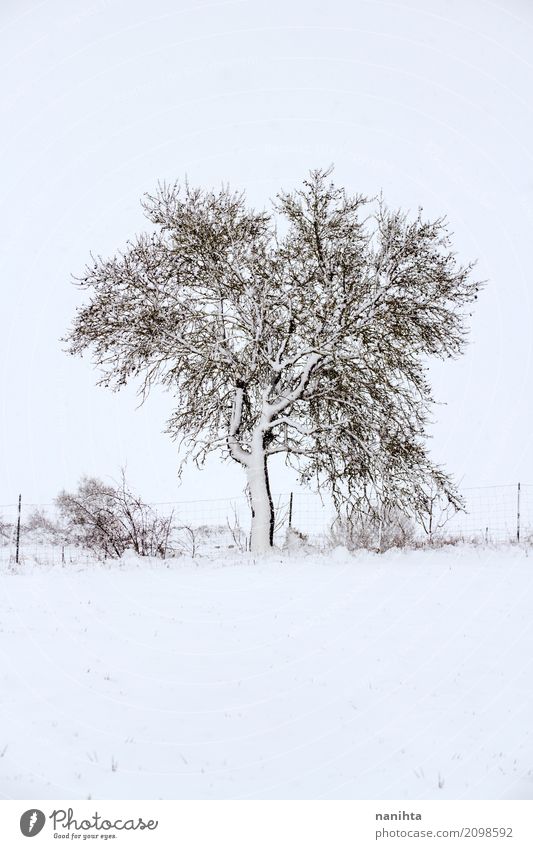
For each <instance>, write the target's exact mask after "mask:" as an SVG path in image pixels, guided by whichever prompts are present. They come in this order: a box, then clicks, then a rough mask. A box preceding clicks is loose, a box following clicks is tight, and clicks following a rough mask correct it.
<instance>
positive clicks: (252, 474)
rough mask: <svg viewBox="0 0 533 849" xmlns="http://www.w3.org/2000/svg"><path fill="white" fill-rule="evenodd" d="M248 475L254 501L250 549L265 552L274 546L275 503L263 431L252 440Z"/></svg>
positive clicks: (256, 552) (254, 551) (252, 500)
mask: <svg viewBox="0 0 533 849" xmlns="http://www.w3.org/2000/svg"><path fill="white" fill-rule="evenodd" d="M247 476H248V489H249V492H250V499H251V503H252V533H251V541H250V549H251V551H252V552H253V553H254V554H264V553H265V552H268V551H269V550H270V549H271V548H272V545H273V542H274V505H273V503H272V495H271V493H270V484H269V480H268V468H267V455H266V453H265V448H264V435H263V433H262V432H261V433H258V434H257V435H255V436H254V439H253V441H252V450H251V453H250V459H249V461H248V466H247Z"/></svg>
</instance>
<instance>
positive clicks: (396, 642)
mask: <svg viewBox="0 0 533 849" xmlns="http://www.w3.org/2000/svg"><path fill="white" fill-rule="evenodd" d="M0 584H1V592H0V631H1V633H0V692H1V708H0V718H1V722H0V797H2V798H16V799H22V798H71V799H76V798H86V797H88V796H91V797H92V798H99V799H107V798H116V799H120V798H144V799H152V798H154V799H155V798H200V799H214V798H259V799H261V798H280V799H298V798H334V799H337V798H339V799H345V798H391V799H403V798H411V799H416V798H422V799H436V798H443V799H444V798H465V799H475V798H509V799H531V798H533V683H532V682H533V678H532V661H533V616H532V612H533V553H531V552H530V553H529V556H528V551H527V550H524V549H519V548H516V547H515V548H500V549H497V548H493V549H490V548H462V549H459V548H449V549H443V550H435V551H432V552H389V553H388V554H386V555H383V556H376V555H371V554H360V555H357V556H351V555H349V554H348V553H347V552H345V551H343V550H339V549H337V550H335V551H334V552H332V553H331V554H329V555H327V556H326V555H316V554H307V555H306V554H296V555H293V556H288V555H274V556H272V557H271V558H270V559H269V560H266V561H263V562H253V560H251V559H250V558H249V556H247V555H242V556H237V555H232V556H231V557H230V558H226V559H223V558H220V559H219V560H218V561H216V560H209V559H200V560H198V561H197V562H194V561H192V560H185V559H183V558H182V559H180V560H176V561H173V562H169V563H168V564H162V563H161V562H156V561H153V562H141V561H139V560H137V559H134V558H129V559H127V560H125V561H122V562H121V563H118V564H114V565H113V566H112V567H111V568H110V567H109V566H103V565H97V564H89V566H87V565H78V566H76V565H69V566H68V567H67V568H61V567H53V568H47V567H46V566H45V565H42V564H41V565H38V564H35V563H33V564H32V563H31V562H26V563H25V564H24V565H23V567H22V568H21V574H17V575H13V574H8V573H7V570H6V567H4V571H3V573H2V574H1V575H0Z"/></svg>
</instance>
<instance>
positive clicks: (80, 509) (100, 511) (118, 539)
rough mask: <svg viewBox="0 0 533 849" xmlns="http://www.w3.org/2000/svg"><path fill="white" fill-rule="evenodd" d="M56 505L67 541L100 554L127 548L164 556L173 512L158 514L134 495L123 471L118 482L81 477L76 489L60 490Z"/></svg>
mask: <svg viewBox="0 0 533 849" xmlns="http://www.w3.org/2000/svg"><path fill="white" fill-rule="evenodd" d="M56 505H57V507H58V509H59V512H60V514H61V516H62V519H63V521H64V523H65V530H66V536H67V538H68V540H69V541H70V542H74V543H75V544H77V545H81V546H83V547H85V548H88V549H90V550H91V551H94V552H95V553H96V554H98V555H99V556H103V557H121V555H122V554H123V553H124V552H125V551H126V550H127V549H129V550H132V551H135V552H136V553H137V554H139V555H141V556H151V557H163V558H164V557H167V556H168V555H169V554H171V553H172V551H171V547H170V537H171V534H172V531H173V530H174V524H173V515H172V514H171V515H170V516H160V515H159V514H158V513H157V512H156V511H155V510H154V509H153V508H152V507H150V506H149V505H147V504H145V503H144V502H143V501H142V500H141V499H140V498H139V496H137V495H134V494H133V493H132V492H131V490H130V488H129V486H128V484H127V482H126V478H125V475H124V472H123V473H122V478H121V482H120V484H119V485H115V486H111V485H108V484H105V483H103V481H101V480H99V479H98V478H89V477H84V478H82V479H81V481H80V483H79V485H78V489H77V490H76V492H73V493H70V492H65V491H63V492H61V493H60V494H59V495H58V497H57V498H56Z"/></svg>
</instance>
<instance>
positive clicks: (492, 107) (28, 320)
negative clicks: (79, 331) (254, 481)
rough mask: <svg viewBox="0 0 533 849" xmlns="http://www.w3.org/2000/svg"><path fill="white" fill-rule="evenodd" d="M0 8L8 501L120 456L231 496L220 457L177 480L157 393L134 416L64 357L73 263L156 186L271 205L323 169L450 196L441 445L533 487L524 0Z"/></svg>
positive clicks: (148, 481)
mask: <svg viewBox="0 0 533 849" xmlns="http://www.w3.org/2000/svg"><path fill="white" fill-rule="evenodd" d="M0 22H1V51H0V55H1V60H0V61H1V63H2V65H3V67H2V80H3V82H4V85H3V86H2V92H1V98H2V119H3V120H2V128H3V129H2V146H3V150H2V157H1V163H2V172H3V173H2V183H1V189H2V202H1V205H0V215H1V219H2V220H1V234H2V247H1V272H2V273H1V294H2V297H1V312H2V322H1V334H0V377H1V385H2V391H1V393H0V422H1V440H0V503H8V502H12V501H14V500H15V497H16V495H17V494H18V493H19V492H22V493H23V495H24V498H25V500H26V501H34V502H48V501H50V500H51V499H52V498H53V496H54V495H55V494H56V493H57V491H58V490H59V489H60V488H62V487H71V486H73V485H74V484H75V482H76V480H77V479H78V478H79V477H80V475H81V474H83V473H88V474H93V475H99V476H102V477H105V476H107V475H116V474H117V472H118V470H119V467H120V466H121V464H124V463H127V465H128V470H129V474H130V477H131V479H132V481H133V483H134V484H135V485H136V486H137V487H138V488H139V489H140V490H141V492H142V493H143V495H144V496H145V497H146V498H147V499H150V500H157V501H160V500H161V501H162V500H174V499H176V500H178V499H186V498H209V497H214V496H216V495H220V496H223V495H226V494H228V495H234V494H236V493H238V492H240V491H241V489H242V485H243V481H242V479H241V473H240V470H239V468H238V467H236V466H235V467H231V466H230V465H226V466H223V465H221V464H218V463H216V462H214V463H212V464H210V466H209V468H208V469H207V471H205V472H204V473H202V474H199V473H198V472H196V471H194V470H191V471H190V472H188V473H187V474H186V475H185V478H184V481H183V484H182V486H181V487H179V486H178V481H177V477H176V467H177V460H176V451H175V448H174V446H173V445H172V443H171V442H170V440H169V438H168V437H167V436H165V435H164V434H163V433H162V431H163V428H164V424H165V420H166V418H167V417H168V416H169V415H170V413H171V410H172V398H171V397H169V396H168V395H164V394H163V393H160V394H154V396H153V397H151V398H150V399H149V400H148V401H147V402H146V404H145V406H144V407H143V408H142V409H136V407H137V401H136V397H135V392H134V390H133V389H131V390H129V389H128V390H127V391H125V392H123V393H121V394H112V393H110V392H109V391H108V390H105V389H98V388H96V387H95V378H96V374H95V372H94V371H93V370H92V367H91V365H90V361H89V360H80V359H74V358H72V357H69V356H67V355H66V354H65V353H63V351H62V346H61V342H60V337H61V336H62V334H64V333H65V331H66V329H67V327H68V325H69V322H70V320H71V317H72V315H73V311H74V308H75V305H76V304H77V303H79V302H80V295H79V293H78V292H76V290H75V289H74V287H73V286H72V284H71V275H72V274H79V273H81V272H82V271H83V268H84V265H85V263H86V261H87V260H88V259H89V254H90V252H91V251H92V252H94V253H101V254H103V255H106V254H108V253H110V252H113V251H115V250H116V249H117V248H120V247H121V246H124V244H125V242H126V240H127V239H128V238H129V237H130V236H132V235H133V234H134V233H136V232H139V231H141V230H142V229H143V228H144V219H143V217H142V212H141V209H140V206H139V199H140V197H141V196H142V194H143V193H144V192H146V191H150V190H152V189H153V188H154V187H155V185H156V183H157V181H158V180H174V179H176V178H182V177H184V176H185V175H188V177H189V180H190V181H191V182H192V183H194V184H196V183H198V184H200V185H202V186H205V187H213V186H214V187H219V186H220V184H221V183H222V182H229V183H230V184H231V185H232V186H234V187H235V188H243V189H245V190H246V192H247V195H248V197H249V200H250V202H251V204H253V205H255V206H260V207H262V206H264V205H266V204H268V201H269V198H271V197H272V196H273V195H274V194H275V193H276V192H277V191H278V190H279V188H280V187H285V188H290V187H291V186H293V185H295V184H296V183H299V182H300V181H301V180H302V179H303V178H304V177H305V175H306V172H307V171H308V170H309V169H310V168H313V167H320V166H327V165H329V164H330V163H335V166H336V180H337V181H338V182H339V183H342V184H344V185H345V186H346V187H347V188H348V190H350V191H353V192H355V191H360V192H364V193H368V194H375V193H376V192H378V191H379V190H383V193H384V196H385V198H386V200H387V201H388V203H389V204H390V205H392V206H401V207H403V208H406V209H410V210H412V211H413V212H416V209H417V207H418V206H419V205H421V206H423V208H424V211H425V212H426V213H427V214H428V215H429V216H437V215H440V214H443V213H445V214H446V215H447V217H448V219H449V222H450V225H451V227H452V229H453V231H454V233H455V246H456V248H457V250H458V252H459V256H460V258H461V259H462V260H465V261H466V260H469V259H474V258H477V259H478V260H479V262H478V267H477V276H478V277H479V278H481V279H486V280H487V281H488V283H487V287H486V290H485V291H484V293H483V295H482V297H481V298H480V300H479V305H478V307H477V308H476V311H475V314H474V316H473V318H472V334H471V345H470V347H469V349H468V351H467V353H466V355H465V356H464V357H463V358H462V360H460V361H456V362H451V361H447V362H446V364H444V365H439V366H437V367H436V368H435V369H434V371H433V377H434V388H435V394H436V396H437V398H438V399H439V400H440V401H442V402H445V406H441V407H438V408H437V409H436V416H437V424H436V425H435V428H434V439H433V441H432V452H433V456H434V458H435V459H436V460H438V461H442V462H443V463H444V464H445V465H446V467H447V468H448V470H449V471H451V472H452V473H453V474H454V475H455V476H456V478H457V479H458V480H462V481H463V485H465V486H472V485H475V484H484V483H508V482H512V481H517V480H519V479H520V480H522V481H524V482H529V483H533V451H532V437H531V434H532V429H533V426H532V416H531V413H532V403H531V386H532V378H533V368H532V348H533V346H532V341H531V329H532V326H533V322H532V318H533V315H532V313H533V310H532V298H531V290H532V269H531V255H532V245H533V239H532V224H533V162H532V153H533V143H532V142H533V138H532V136H533V132H532V128H533V115H532V105H533V104H532V92H533V72H532V66H531V62H530V57H531V56H533V51H532V47H533V4H532V3H530V2H527V0H505V2H501V3H489V2H483V0H405V2H396V0H392V2H379V0H371V2H363V0H328V2H324V0H265V2H262V0H250V2H223V3H221V2H213V3H211V2H209V3H203V2H193V0H190V2H181V0H150V2H139V0H100V2H90V0H77V1H76V0H74V2H72V0H68V2H60V0H51V2H24V0H17V2H14V0H11V2H8V0H4V2H3V3H2V4H1V11H0ZM146 224H147V226H148V222H146ZM288 485H289V481H288V479H286V478H285V477H284V475H283V472H280V473H278V474H277V476H276V478H275V480H274V481H273V488H274V489H275V490H276V491H280V490H283V489H286V488H287V486H288Z"/></svg>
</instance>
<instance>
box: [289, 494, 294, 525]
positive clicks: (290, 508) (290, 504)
mask: <svg viewBox="0 0 533 849" xmlns="http://www.w3.org/2000/svg"><path fill="white" fill-rule="evenodd" d="M292 497H293V493H292V492H291V494H290V495H289V531H290V530H292Z"/></svg>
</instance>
